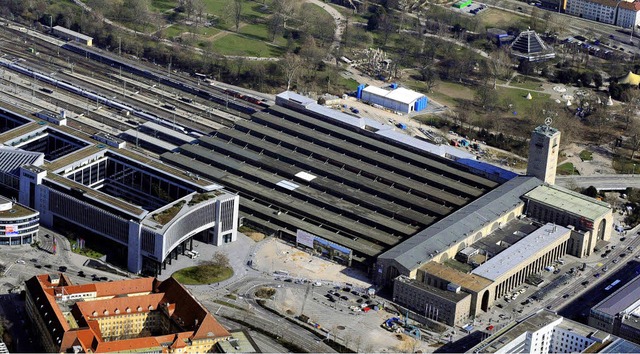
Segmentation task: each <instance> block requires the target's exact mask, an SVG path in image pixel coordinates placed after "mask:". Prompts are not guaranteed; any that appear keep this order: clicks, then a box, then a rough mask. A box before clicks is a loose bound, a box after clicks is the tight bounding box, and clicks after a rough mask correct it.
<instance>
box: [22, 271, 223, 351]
mask: <svg viewBox="0 0 640 354" xmlns="http://www.w3.org/2000/svg"><path fill="white" fill-rule="evenodd" d="M26 311H27V314H28V316H29V318H30V319H31V321H32V323H33V324H34V327H35V331H36V332H37V333H38V337H39V338H41V340H42V345H43V349H44V350H45V351H46V352H50V353H53V352H58V353H64V352H75V353H80V352H86V353H109V352H135V351H144V352H156V353H173V352H201V353H206V352H212V351H213V350H214V346H215V344H216V343H217V342H218V341H220V340H227V339H229V338H230V336H231V335H230V334H229V332H228V331H227V330H226V329H225V328H224V327H222V325H220V323H218V321H217V320H216V319H215V318H214V317H213V315H211V313H209V311H208V310H207V309H206V308H205V307H204V306H202V305H201V304H200V303H199V302H198V301H197V300H196V299H195V298H194V297H193V296H191V294H190V293H189V292H188V291H187V290H186V289H185V288H184V287H183V286H182V285H181V284H180V283H178V282H177V281H176V280H175V279H173V278H169V279H167V280H164V281H159V280H157V279H155V278H140V279H132V280H121V281H113V282H108V283H90V284H81V285H75V284H72V283H71V281H70V280H69V278H68V277H67V276H65V275H64V274H60V275H58V274H44V275H38V276H35V277H33V278H31V279H29V280H27V281H26Z"/></svg>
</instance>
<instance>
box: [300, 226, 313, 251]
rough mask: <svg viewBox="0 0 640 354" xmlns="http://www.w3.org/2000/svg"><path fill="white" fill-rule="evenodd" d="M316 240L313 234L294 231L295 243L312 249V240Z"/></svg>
mask: <svg viewBox="0 0 640 354" xmlns="http://www.w3.org/2000/svg"><path fill="white" fill-rule="evenodd" d="M315 238H316V236H315V235H314V234H310V233H308V232H306V231H304V230H300V229H298V231H296V243H299V244H301V245H305V246H307V247H309V248H313V240H314V239H315Z"/></svg>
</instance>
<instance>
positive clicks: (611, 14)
mask: <svg viewBox="0 0 640 354" xmlns="http://www.w3.org/2000/svg"><path fill="white" fill-rule="evenodd" d="M639 11H640V2H638V1H625V0H622V1H615V0H568V1H567V9H566V13H568V14H570V15H574V16H578V17H582V18H586V19H588V20H593V21H598V22H602V23H607V24H610V25H616V26H620V27H623V28H631V27H634V28H635V27H637V26H638V25H640V16H638V12H639Z"/></svg>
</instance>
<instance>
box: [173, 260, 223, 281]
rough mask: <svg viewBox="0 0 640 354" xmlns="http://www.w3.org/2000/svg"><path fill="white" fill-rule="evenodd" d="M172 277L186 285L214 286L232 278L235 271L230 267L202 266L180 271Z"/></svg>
mask: <svg viewBox="0 0 640 354" xmlns="http://www.w3.org/2000/svg"><path fill="white" fill-rule="evenodd" d="M171 276H172V277H174V278H175V279H176V280H177V281H178V282H180V283H181V284H185V285H202V284H212V283H219V282H221V281H223V280H226V279H229V278H231V276H233V269H231V268H229V267H226V268H221V267H218V266H215V265H200V266H195V267H189V268H184V269H180V270H179V271H177V272H175V273H173V274H172V275H171Z"/></svg>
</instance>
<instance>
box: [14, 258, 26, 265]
mask: <svg viewBox="0 0 640 354" xmlns="http://www.w3.org/2000/svg"><path fill="white" fill-rule="evenodd" d="M16 263H18V264H26V263H27V262H25V261H23V260H22V259H18V260H17V261H16Z"/></svg>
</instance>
